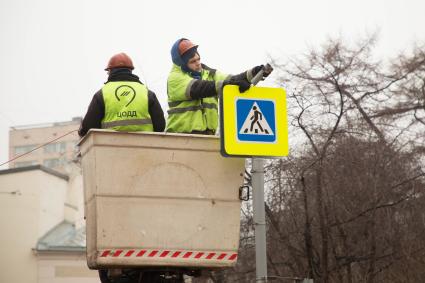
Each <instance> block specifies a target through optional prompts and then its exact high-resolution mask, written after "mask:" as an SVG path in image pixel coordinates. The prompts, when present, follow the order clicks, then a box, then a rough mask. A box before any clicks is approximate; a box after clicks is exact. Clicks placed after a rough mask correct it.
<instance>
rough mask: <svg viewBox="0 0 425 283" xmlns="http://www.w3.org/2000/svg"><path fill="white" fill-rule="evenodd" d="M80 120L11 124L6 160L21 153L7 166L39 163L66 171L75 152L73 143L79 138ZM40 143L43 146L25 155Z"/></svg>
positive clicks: (24, 165)
mask: <svg viewBox="0 0 425 283" xmlns="http://www.w3.org/2000/svg"><path fill="white" fill-rule="evenodd" d="M80 123H81V117H75V118H73V119H72V120H71V121H65V122H56V123H47V124H34V125H26V126H15V127H11V128H10V130H9V159H12V158H14V157H17V156H19V155H22V154H24V155H23V156H21V157H19V158H17V159H16V160H13V161H11V162H10V163H9V168H19V167H26V166H32V165H38V164H39V165H43V166H45V167H48V168H52V169H55V170H59V171H62V172H69V166H70V163H71V162H72V160H73V159H74V158H75V154H76V144H77V142H78V140H79V136H78V133H77V130H78V128H79V126H80ZM64 135H65V136H64ZM55 139H57V140H55ZM49 142H50V143H49ZM46 143H48V144H46ZM42 145H44V146H42ZM39 146H42V147H41V148H39V149H37V150H35V151H33V152H31V153H29V154H25V153H28V152H30V151H31V150H33V149H35V148H37V147H39Z"/></svg>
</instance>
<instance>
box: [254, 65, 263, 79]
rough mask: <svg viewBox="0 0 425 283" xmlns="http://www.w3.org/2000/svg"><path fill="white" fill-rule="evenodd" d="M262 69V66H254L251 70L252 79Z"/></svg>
mask: <svg viewBox="0 0 425 283" xmlns="http://www.w3.org/2000/svg"><path fill="white" fill-rule="evenodd" d="M263 67H264V65H259V66H255V67H254V68H252V69H251V73H252V77H255V75H257V74H258V72H259V71H261V69H262V68H263Z"/></svg>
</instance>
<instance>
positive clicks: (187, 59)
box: [166, 38, 263, 135]
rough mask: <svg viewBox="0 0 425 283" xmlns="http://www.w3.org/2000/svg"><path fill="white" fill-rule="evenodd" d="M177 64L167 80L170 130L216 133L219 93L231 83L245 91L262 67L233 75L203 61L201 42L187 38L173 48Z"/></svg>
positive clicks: (168, 126) (173, 56)
mask: <svg viewBox="0 0 425 283" xmlns="http://www.w3.org/2000/svg"><path fill="white" fill-rule="evenodd" d="M171 58H172V61H173V66H172V68H171V72H170V74H169V76H168V80H167V92H168V106H169V110H168V119H167V127H166V131H167V132H175V133H190V134H207V135H213V134H215V132H216V130H217V127H218V94H219V92H220V91H221V89H222V88H223V86H225V85H227V84H233V85H237V86H239V91H240V92H245V91H246V90H248V89H249V88H250V86H251V80H252V78H253V77H254V76H255V75H256V74H257V73H258V72H259V71H260V70H261V69H262V67H263V66H262V65H261V66H256V67H254V68H252V69H250V70H248V71H246V72H243V73H241V74H239V75H235V76H231V75H228V74H224V73H222V72H220V71H218V70H216V69H213V68H210V67H208V66H207V65H205V64H202V63H201V57H200V55H199V53H198V45H196V44H194V43H193V42H192V41H190V40H189V39H186V38H180V39H178V40H177V41H176V42H175V43H174V45H173V47H172V48H171Z"/></svg>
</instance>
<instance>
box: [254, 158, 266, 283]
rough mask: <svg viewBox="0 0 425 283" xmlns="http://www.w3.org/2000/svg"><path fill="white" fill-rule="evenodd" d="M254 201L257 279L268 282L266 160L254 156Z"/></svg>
mask: <svg viewBox="0 0 425 283" xmlns="http://www.w3.org/2000/svg"><path fill="white" fill-rule="evenodd" d="M251 172H252V201H253V205H254V236H255V265H256V278H257V279H256V281H257V282H267V243H266V215H265V207H264V161H263V159H261V158H255V157H253V158H252V171H251Z"/></svg>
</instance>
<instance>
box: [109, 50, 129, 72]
mask: <svg viewBox="0 0 425 283" xmlns="http://www.w3.org/2000/svg"><path fill="white" fill-rule="evenodd" d="M113 68H129V69H132V70H133V69H134V66H133V61H131V58H130V57H129V56H128V55H127V54H125V53H118V54H115V55H114V56H112V57H111V59H109V62H108V66H107V67H106V68H105V71H107V70H110V69H113Z"/></svg>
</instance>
